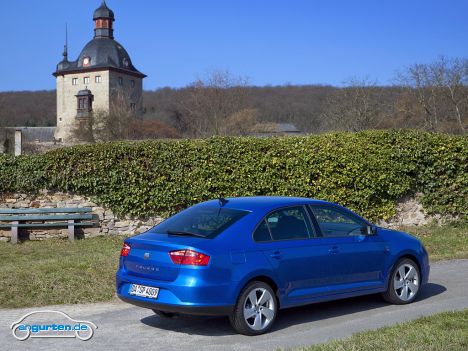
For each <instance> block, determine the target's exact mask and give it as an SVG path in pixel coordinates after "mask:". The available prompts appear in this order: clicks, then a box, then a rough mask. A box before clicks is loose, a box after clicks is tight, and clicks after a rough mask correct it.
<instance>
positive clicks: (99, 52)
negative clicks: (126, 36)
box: [54, 1, 146, 78]
mask: <svg viewBox="0 0 468 351" xmlns="http://www.w3.org/2000/svg"><path fill="white" fill-rule="evenodd" d="M100 19H107V20H108V19H111V20H112V21H113V20H114V12H113V11H112V10H110V9H109V8H108V7H107V5H106V2H105V1H103V2H102V4H101V6H100V7H99V8H98V9H97V10H96V11H95V12H94V20H95V21H96V27H95V29H94V39H93V40H91V41H90V42H88V44H86V46H85V47H84V48H83V50H82V51H81V53H80V56H79V57H78V59H77V60H76V61H68V50H67V45H65V50H64V53H63V57H64V58H63V60H62V61H61V62H59V64H58V65H57V70H56V72H55V73H54V75H55V76H58V75H60V74H64V73H72V72H80V71H88V70H94V71H96V70H99V69H101V68H102V69H117V70H122V71H125V72H126V73H128V74H133V75H136V76H138V77H141V78H144V77H146V75H144V74H143V73H141V72H139V71H138V70H137V69H136V68H135V66H133V64H132V60H131V59H130V56H129V55H128V52H127V50H125V49H124V48H123V46H122V45H120V44H119V43H118V42H117V41H115V40H114V36H113V28H112V22H111V23H108V22H109V21H100ZM103 22H104V23H103Z"/></svg>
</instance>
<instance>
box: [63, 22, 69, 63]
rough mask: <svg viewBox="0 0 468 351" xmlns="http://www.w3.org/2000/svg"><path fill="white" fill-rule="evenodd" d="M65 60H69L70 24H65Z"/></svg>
mask: <svg viewBox="0 0 468 351" xmlns="http://www.w3.org/2000/svg"><path fill="white" fill-rule="evenodd" d="M63 61H64V62H68V24H65V45H64V47H63Z"/></svg>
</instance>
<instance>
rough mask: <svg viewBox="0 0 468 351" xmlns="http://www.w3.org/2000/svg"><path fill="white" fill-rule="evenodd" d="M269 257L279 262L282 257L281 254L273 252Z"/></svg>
mask: <svg viewBox="0 0 468 351" xmlns="http://www.w3.org/2000/svg"><path fill="white" fill-rule="evenodd" d="M270 257H271V258H275V259H277V260H280V259H281V258H282V257H283V255H282V254H281V252H279V251H275V252H273V253H272V254H271V255H270Z"/></svg>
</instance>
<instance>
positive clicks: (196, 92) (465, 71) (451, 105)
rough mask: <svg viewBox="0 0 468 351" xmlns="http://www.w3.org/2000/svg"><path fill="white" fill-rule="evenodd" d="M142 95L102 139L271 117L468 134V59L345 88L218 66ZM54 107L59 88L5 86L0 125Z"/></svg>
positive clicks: (186, 132) (221, 129) (196, 131)
mask: <svg viewBox="0 0 468 351" xmlns="http://www.w3.org/2000/svg"><path fill="white" fill-rule="evenodd" d="M143 101H144V110H143V113H142V115H141V116H140V118H134V116H132V115H131V113H130V112H129V111H125V108H122V106H120V105H119V106H117V108H114V109H113V110H112V111H111V112H110V113H107V114H104V115H103V114H96V115H98V116H96V118H95V122H94V124H95V125H94V126H92V125H91V126H90V128H96V129H99V128H97V126H101V130H105V131H106V135H101V136H100V139H103V140H115V139H143V138H180V137H189V138H198V137H207V136H212V135H246V134H249V132H250V130H251V129H252V128H253V127H254V126H255V125H258V124H259V123H270V122H283V123H284V122H288V123H293V124H295V125H296V126H297V127H298V128H299V129H300V130H301V131H303V132H304V133H321V132H325V131H330V130H345V131H360V130H365V129H388V128H417V129H424V130H428V131H440V132H448V133H454V134H465V133H466V129H467V127H468V59H465V58H456V59H447V58H444V57H441V58H439V59H438V60H436V61H434V62H432V63H429V64H414V65H411V66H409V67H406V68H405V69H402V70H401V71H400V72H399V73H398V74H397V75H396V77H395V83H394V84H393V85H391V86H380V85H379V84H378V83H377V82H375V81H372V80H370V79H368V78H352V79H349V80H348V81H346V82H344V84H343V86H342V87H333V86H323V85H307V86H294V85H284V86H265V87H256V86H251V85H250V84H249V80H248V79H246V78H243V77H238V76H235V75H233V74H231V73H230V72H227V71H215V72H212V73H210V74H208V75H207V76H206V77H204V78H202V79H198V80H196V81H195V82H193V83H191V84H189V85H188V86H187V87H185V88H181V89H174V88H162V89H158V90H155V91H145V92H144V97H143ZM55 109H56V107H55V92H54V91H40V92H6V93H0V126H2V125H3V126H52V125H55V120H56V112H55ZM102 126H106V127H107V126H108V127H109V128H102Z"/></svg>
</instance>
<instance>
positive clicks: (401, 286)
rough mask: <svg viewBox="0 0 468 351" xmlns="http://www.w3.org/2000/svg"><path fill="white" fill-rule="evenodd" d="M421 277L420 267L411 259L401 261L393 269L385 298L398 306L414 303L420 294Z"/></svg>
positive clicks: (384, 294)
mask: <svg viewBox="0 0 468 351" xmlns="http://www.w3.org/2000/svg"><path fill="white" fill-rule="evenodd" d="M420 277H421V275H420V273H419V268H418V265H417V264H416V263H415V262H414V261H413V260H411V259H409V258H403V259H400V260H399V261H398V262H397V263H396V265H395V268H394V269H393V272H392V275H391V276H390V282H389V284H388V290H387V291H386V292H385V293H383V294H382V296H383V298H384V299H385V300H386V301H388V302H390V303H393V304H396V305H404V304H408V303H411V302H413V301H414V300H415V299H416V297H417V296H418V293H419V288H420V286H421V278H420Z"/></svg>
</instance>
